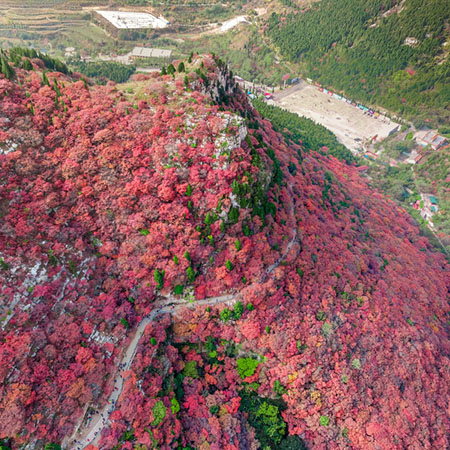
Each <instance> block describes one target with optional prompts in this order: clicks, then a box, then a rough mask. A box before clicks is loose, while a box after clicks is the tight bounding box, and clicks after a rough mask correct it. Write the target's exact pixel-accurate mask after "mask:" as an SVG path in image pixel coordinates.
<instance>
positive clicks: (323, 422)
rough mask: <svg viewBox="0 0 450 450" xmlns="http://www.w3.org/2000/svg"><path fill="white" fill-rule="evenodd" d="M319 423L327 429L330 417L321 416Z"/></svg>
mask: <svg viewBox="0 0 450 450" xmlns="http://www.w3.org/2000/svg"><path fill="white" fill-rule="evenodd" d="M319 423H320V425H322V426H323V427H326V426H328V424H329V423H330V418H329V417H328V416H320V419H319Z"/></svg>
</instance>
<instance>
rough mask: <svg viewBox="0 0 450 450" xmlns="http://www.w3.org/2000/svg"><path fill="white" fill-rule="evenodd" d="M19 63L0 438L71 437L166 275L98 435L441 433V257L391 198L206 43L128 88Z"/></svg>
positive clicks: (157, 438) (384, 438)
mask: <svg viewBox="0 0 450 450" xmlns="http://www.w3.org/2000/svg"><path fill="white" fill-rule="evenodd" d="M31 62H32V64H33V67H34V69H35V70H34V71H25V70H22V69H20V68H17V69H16V78H15V79H12V80H6V79H2V80H0V95H1V98H2V102H1V111H0V114H1V117H2V134H1V135H0V138H1V144H0V148H1V149H2V151H1V154H0V173H1V179H2V180H3V181H2V182H0V195H1V198H2V203H1V212H2V217H1V220H2V228H1V230H2V231H1V233H2V239H1V240H0V242H1V247H0V254H1V257H2V260H1V261H2V270H1V271H0V277H1V279H2V287H1V291H0V295H1V297H0V298H1V301H2V307H3V310H2V315H3V317H6V318H7V319H6V320H4V321H3V327H2V331H1V333H2V340H1V350H0V351H1V354H2V360H4V361H6V364H4V365H3V367H2V379H3V380H4V383H3V384H2V387H1V391H0V438H2V439H5V440H6V441H7V443H8V445H11V446H12V447H13V448H17V447H18V446H20V445H25V446H26V448H42V447H43V446H44V443H45V442H53V443H57V442H61V441H62V440H63V438H64V437H65V436H68V435H70V434H71V433H72V431H73V428H74V425H75V424H76V423H77V422H78V420H79V419H80V418H81V417H82V412H83V408H84V407H85V405H87V404H92V405H95V406H94V409H95V407H96V405H98V407H100V406H102V405H103V403H104V402H105V401H106V398H107V397H108V395H109V394H110V392H111V389H112V382H111V381H110V380H113V379H114V377H115V376H116V374H117V367H116V366H117V364H118V362H119V361H120V357H121V353H122V349H123V348H126V344H127V342H128V341H129V340H130V335H131V334H132V330H133V329H134V328H135V327H136V326H137V324H138V323H139V322H140V321H141V320H142V318H143V317H144V316H146V315H148V314H149V313H150V312H151V311H152V310H153V308H154V306H155V304H156V302H157V299H158V298H159V296H160V293H162V294H164V295H166V294H168V293H170V294H171V295H175V296H178V298H180V299H184V301H186V302H187V303H188V304H191V303H189V302H193V304H191V305H192V306H194V307H193V308H192V309H190V308H186V309H185V310H182V311H180V312H179V314H178V315H177V316H174V317H173V316H171V315H166V316H163V317H162V318H161V319H160V320H158V321H157V322H152V323H151V324H148V325H147V327H146V328H145V331H144V335H143V338H142V342H140V343H139V345H138V347H137V351H136V356H135V358H134V360H133V364H132V366H131V368H130V371H129V373H127V378H126V380H125V381H124V388H123V391H122V394H121V395H120V397H119V398H118V400H117V403H116V405H115V410H114V412H113V413H112V415H111V416H110V420H111V425H110V426H109V427H106V428H104V429H103V431H102V435H101V437H100V443H99V445H100V448H102V449H112V448H115V446H117V445H123V446H124V447H123V448H132V447H133V446H135V448H142V446H147V448H149V447H150V448H151V446H153V445H156V444H157V445H159V446H160V447H161V448H167V449H169V448H183V447H188V448H189V446H193V447H194V448H207V447H208V446H209V447H210V448H212V449H216V448H217V449H218V448H226V449H232V448H235V449H237V448H257V447H258V445H260V444H259V443H261V445H266V446H268V447H269V448H275V447H276V446H281V447H282V448H289V447H287V446H288V445H294V447H293V448H299V445H300V442H301V441H300V440H296V441H292V440H293V439H300V438H301V440H302V442H304V443H305V444H306V446H307V447H308V448H309V447H311V448H365V449H369V448H383V449H384V448H386V449H388V448H389V449H392V448H404V447H405V446H407V445H415V444H414V443H417V442H421V445H423V446H424V447H430V446H431V448H432V447H436V446H440V447H441V448H444V447H445V445H448V442H449V436H448V433H447V432H446V430H448V429H449V427H448V426H447V424H448V415H446V413H445V411H443V410H442V407H443V400H444V399H446V398H448V386H449V383H448V379H449V374H448V372H446V371H445V367H448V361H449V357H448V356H449V345H448V342H449V341H448V333H449V329H448V326H449V325H448V322H447V321H448V309H449V308H448V303H447V301H448V281H449V280H448V265H447V263H446V261H445V258H444V257H443V256H442V255H440V254H437V253H434V252H433V251H432V247H431V246H430V245H429V243H428V241H427V240H426V239H425V238H423V237H421V236H420V235H419V232H418V230H417V227H416V226H415V225H414V223H413V221H412V219H411V218H410V217H409V216H408V215H407V213H406V212H405V211H403V210H402V209H401V208H399V207H397V206H395V204H393V203H392V202H391V201H389V200H386V199H385V198H384V197H383V196H382V195H381V194H379V193H377V192H376V191H372V190H370V189H368V187H367V182H366V181H364V180H363V179H362V178H361V177H360V176H359V175H358V172H357V170H356V168H355V167H353V166H349V165H346V164H343V163H341V162H340V161H338V160H337V159H335V158H334V157H332V156H330V155H327V154H319V153H316V152H314V151H309V152H307V151H305V150H304V149H303V148H302V146H301V144H300V143H298V142H292V141H289V140H288V139H287V138H286V137H284V136H282V135H281V134H278V133H276V132H275V131H274V130H273V128H272V126H271V124H270V122H269V121H268V120H265V119H262V118H261V117H260V116H259V114H258V113H257V112H256V111H255V110H254V109H253V108H252V107H251V105H250V104H249V103H248V101H247V99H246V97H245V94H244V93H243V92H242V91H240V90H239V89H238V88H237V87H236V86H234V85H233V84H232V82H231V80H232V77H231V74H229V73H228V72H227V69H226V67H225V66H224V65H223V64H222V63H220V62H219V61H217V59H215V58H214V57H212V56H208V55H206V56H195V57H194V59H193V60H192V61H191V62H190V63H188V62H186V63H185V69H184V70H187V71H189V72H188V73H185V72H183V71H182V70H181V71H180V72H177V73H174V74H173V76H172V75H163V76H160V75H158V74H155V75H134V78H133V80H134V81H133V83H134V86H133V87H132V86H131V85H128V86H127V87H123V86H120V85H116V84H115V83H108V84H107V85H106V86H104V87H99V86H90V85H89V83H88V82H87V81H83V80H82V79H80V80H78V81H77V80H76V78H77V77H78V75H76V74H75V75H74V78H71V77H69V76H67V75H63V74H59V73H50V72H47V73H46V75H45V77H44V76H43V74H42V70H40V69H42V68H43V67H42V66H41V67H40V66H39V65H40V64H41V63H39V62H38V61H35V60H32V61H31ZM131 91H132V92H131ZM211 92H212V94H211ZM5 118H7V119H9V120H5ZM293 231H295V234H293ZM292 236H296V239H295V240H294V241H291V239H292ZM291 242H293V243H292V246H291V247H289V245H291ZM287 248H288V249H289V250H291V251H289V252H288V253H285V252H286V249H287ZM284 255H285V256H284ZM280 258H281V259H282V260H281V262H280V263H279V265H278V266H276V267H275V266H274V264H276V263H277V262H279V259H280ZM271 267H273V269H272V270H271V271H270V276H267V277H265V276H264V273H265V271H267V270H269V269H270V268H271ZM417 274H421V277H420V278H419V277H418V276H417ZM233 292H239V295H240V301H239V302H237V303H236V304H235V305H234V307H233V309H229V308H227V307H226V308H222V307H214V306H212V307H207V308H206V309H205V308H202V307H198V308H195V300H196V299H202V298H208V297H213V296H215V295H225V294H226V293H233ZM87 417H88V416H87V415H86V417H85V419H84V420H83V423H86V421H87V422H89V420H88V419H87ZM258 442H259V443H258ZM295 445H296V446H297V447H295ZM301 445H303V444H301ZM138 446H141V447H138ZM91 448H93V446H91Z"/></svg>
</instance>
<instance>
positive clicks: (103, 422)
mask: <svg viewBox="0 0 450 450" xmlns="http://www.w3.org/2000/svg"><path fill="white" fill-rule="evenodd" d="M288 190H289V192H290V194H291V200H292V202H291V217H292V219H293V224H294V227H293V229H294V233H293V236H292V238H291V240H290V241H289V243H288V245H287V246H286V249H285V251H284V252H283V254H282V255H281V256H280V257H279V258H278V259H277V261H276V262H275V263H274V264H272V265H271V266H270V267H268V268H267V270H266V272H265V273H264V275H263V276H262V278H261V282H264V281H265V279H266V278H267V276H268V275H269V274H270V273H271V272H273V271H274V270H275V269H276V268H277V267H278V266H279V265H280V263H281V261H283V260H284V259H285V258H286V256H287V255H288V253H289V251H290V250H291V248H292V246H293V245H294V243H295V241H296V240H297V228H296V226H295V216H294V201H293V198H294V197H293V193H292V188H291V185H290V184H289V185H288ZM162 297H163V298H164V300H163V301H161V302H160V303H158V305H157V307H156V309H155V310H153V311H152V312H151V313H150V314H149V315H148V316H146V317H145V318H144V319H143V320H142V322H141V323H140V324H139V325H138V327H137V329H136V332H135V334H134V336H133V339H132V340H131V342H130V344H129V345H128V347H127V349H126V351H125V353H124V355H123V357H122V360H121V362H120V363H119V370H118V372H117V373H116V376H115V378H114V385H113V390H112V392H111V394H110V396H109V398H108V401H107V403H106V405H105V406H104V407H103V408H101V409H99V410H98V412H97V413H95V414H94V415H93V416H92V417H91V420H90V423H89V425H88V427H87V428H86V429H85V430H80V427H81V425H82V423H80V424H79V425H78V426H77V427H76V428H75V431H74V433H73V434H72V436H70V437H69V438H68V439H67V441H64V442H63V443H62V447H63V448H64V449H67V450H82V449H84V448H86V447H87V446H88V445H90V444H93V445H96V444H97V442H98V440H99V439H100V434H101V431H102V429H103V428H104V427H107V426H109V424H110V421H109V417H110V415H111V413H112V412H113V411H114V409H115V406H116V402H117V399H118V398H119V396H120V394H121V393H122V390H123V384H124V373H125V372H126V371H127V370H129V369H130V367H131V364H132V363H133V360H134V357H135V355H136V351H137V347H138V344H139V341H140V339H141V337H142V335H143V334H144V330H145V327H146V326H147V325H148V324H149V323H150V322H152V321H153V320H154V319H155V318H156V317H157V316H160V315H161V314H166V313H169V314H174V313H176V312H177V311H178V310H180V309H181V308H186V307H188V308H196V307H197V306H202V305H205V306H206V305H216V304H222V303H229V304H233V303H235V302H236V301H237V299H238V298H239V297H240V293H239V292H238V293H235V294H226V295H221V296H217V297H209V298H206V299H203V300H196V301H194V302H192V303H188V302H186V301H184V300H180V299H177V298H175V297H173V296H172V295H170V294H169V295H162ZM82 419H83V418H82ZM82 419H81V420H82Z"/></svg>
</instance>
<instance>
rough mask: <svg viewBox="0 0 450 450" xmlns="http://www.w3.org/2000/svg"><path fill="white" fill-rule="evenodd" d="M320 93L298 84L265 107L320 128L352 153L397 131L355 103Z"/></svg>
mask: <svg viewBox="0 0 450 450" xmlns="http://www.w3.org/2000/svg"><path fill="white" fill-rule="evenodd" d="M320 89H321V88H319V87H317V86H314V85H312V84H309V83H306V82H305V81H300V82H299V83H298V84H296V85H295V86H293V87H290V88H288V89H284V90H281V91H278V92H277V93H275V94H274V95H273V99H272V100H269V101H268V103H269V104H275V105H277V106H279V107H281V108H284V109H286V110H288V111H290V112H293V113H297V114H298V115H300V116H304V117H307V118H309V119H312V120H314V122H317V123H319V124H321V125H323V126H324V127H326V128H328V129H329V130H330V131H332V132H333V133H334V134H335V135H336V137H337V138H338V140H339V142H341V143H342V144H344V145H345V146H346V147H347V148H348V149H349V150H351V151H352V152H354V153H358V152H359V151H361V150H364V149H365V148H367V147H368V145H369V144H370V143H372V142H378V141H380V140H382V139H384V138H386V137H387V136H389V135H390V134H392V133H394V132H396V131H397V130H398V129H399V125H398V124H397V123H395V122H392V121H391V120H390V119H389V118H388V117H386V116H383V115H379V114H377V116H375V115H374V114H369V113H368V112H367V111H363V110H362V109H360V108H359V107H358V106H357V105H356V104H355V103H352V102H350V101H348V100H346V99H344V98H342V97H341V96H336V95H334V94H333V93H331V95H330V92H328V91H327V92H323V91H321V90H320ZM366 109H367V108H366Z"/></svg>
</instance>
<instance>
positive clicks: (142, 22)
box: [95, 11, 169, 30]
mask: <svg viewBox="0 0 450 450" xmlns="http://www.w3.org/2000/svg"><path fill="white" fill-rule="evenodd" d="M95 12H96V13H97V14H99V15H100V16H102V17H103V18H104V19H106V20H107V21H108V22H109V23H111V24H112V25H113V26H114V27H115V28H118V29H125V30H138V29H142V28H166V27H167V26H168V25H169V22H168V21H167V20H166V19H164V17H162V16H159V17H155V16H152V15H151V14H149V13H146V12H131V11H95Z"/></svg>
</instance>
